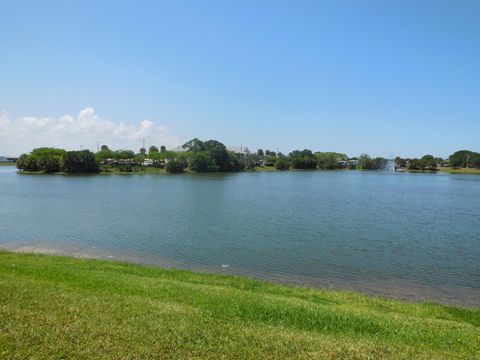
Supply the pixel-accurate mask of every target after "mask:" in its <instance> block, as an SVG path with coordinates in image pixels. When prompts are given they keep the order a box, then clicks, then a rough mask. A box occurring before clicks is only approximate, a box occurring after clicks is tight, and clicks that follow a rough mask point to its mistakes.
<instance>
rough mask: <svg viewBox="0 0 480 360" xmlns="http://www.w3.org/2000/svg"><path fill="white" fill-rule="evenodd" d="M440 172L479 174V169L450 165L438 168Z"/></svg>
mask: <svg viewBox="0 0 480 360" xmlns="http://www.w3.org/2000/svg"><path fill="white" fill-rule="evenodd" d="M439 171H440V172H446V173H450V174H476V175H480V169H471V168H468V169H465V168H462V169H460V168H451V167H442V168H440V170H439Z"/></svg>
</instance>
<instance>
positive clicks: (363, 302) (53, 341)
mask: <svg viewBox="0 0 480 360" xmlns="http://www.w3.org/2000/svg"><path fill="white" fill-rule="evenodd" d="M0 358H1V359H10V358H12V359H26V358H34V359H60V358H75V359H82V358H83V359H92V358H98V359H119V358H128V359H133V358H138V359H152V358H162V359H163V358H166V359H168V358H171V359H184V358H209V359H222V358H227V359H244V358H251V359H281V358H298V359H302V358H304V359H478V358H480V310H479V309H466V308H457V307H450V306H444V305H436V304H429V303H423V304H413V303H407V302H402V301H395V300H386V299H381V298H376V297H371V296H366V295H361V294H358V293H353V292H340V291H331V290H321V289H311V288H301V287H292V286H284V285H274V284H271V283H268V282H264V281H258V280H252V279H248V278H245V277H238V276H229V275H219V274H203V273H194V272H189V271H181V270H166V269H161V268H155V267H148V266H141V265H134V264H128V263H119V262H113V261H105V260H85V259H74V258H70V257H55V256H47V255H34V254H19V253H11V252H4V251H2V252H0Z"/></svg>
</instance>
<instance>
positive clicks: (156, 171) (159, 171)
mask: <svg viewBox="0 0 480 360" xmlns="http://www.w3.org/2000/svg"><path fill="white" fill-rule="evenodd" d="M0 166H15V164H3V165H2V164H0ZM290 171H291V172H298V171H300V172H304V171H308V172H317V171H318V172H336V171H362V172H364V171H366V172H392V173H404V174H431V175H438V174H462V175H480V169H473V168H468V169H455V168H439V169H438V170H408V169H398V170H394V171H385V170H374V169H372V170H370V169H288V170H277V169H275V168H274V167H256V168H255V170H245V171H237V172H202V173H199V172H194V171H190V170H188V169H185V170H184V171H183V172H181V173H169V172H168V171H166V170H165V169H164V168H153V167H146V168H141V169H139V170H135V171H120V170H117V169H113V170H112V169H109V170H101V171H100V172H98V173H83V174H81V173H79V174H69V173H66V172H54V173H47V172H44V171H25V170H17V173H18V174H21V175H62V176H77V175H80V176H87V175H88V176H94V175H219V174H221V175H225V174H239V173H264V172H267V173H268V172H279V173H283V172H290Z"/></svg>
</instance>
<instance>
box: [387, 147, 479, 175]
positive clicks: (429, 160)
mask: <svg viewBox="0 0 480 360" xmlns="http://www.w3.org/2000/svg"><path fill="white" fill-rule="evenodd" d="M444 166H449V167H452V168H477V169H480V153H476V152H473V151H469V150H459V151H456V152H455V153H453V154H452V155H450V156H449V157H448V159H442V158H441V157H434V156H433V155H424V156H422V157H421V158H419V159H417V158H413V159H410V158H406V159H404V158H401V157H398V156H397V157H396V158H395V168H396V169H407V170H421V171H425V170H428V171H436V170H438V168H440V167H444Z"/></svg>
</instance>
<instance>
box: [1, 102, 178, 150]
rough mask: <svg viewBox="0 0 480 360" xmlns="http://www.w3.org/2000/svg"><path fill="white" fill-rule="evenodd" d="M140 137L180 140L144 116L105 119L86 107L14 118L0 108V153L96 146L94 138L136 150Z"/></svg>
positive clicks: (167, 142)
mask: <svg viewBox="0 0 480 360" xmlns="http://www.w3.org/2000/svg"><path fill="white" fill-rule="evenodd" d="M142 139H145V141H146V145H147V146H149V145H156V146H160V145H166V146H167V147H175V146H177V145H179V144H181V143H182V142H181V141H180V139H179V138H177V136H175V135H174V134H172V132H171V130H170V129H169V128H167V127H166V126H164V125H160V124H156V123H155V122H153V121H151V120H147V119H145V120H143V121H141V122H140V123H136V124H130V123H124V122H114V121H109V120H106V119H103V118H101V117H100V116H98V115H97V114H96V113H95V110H94V109H93V108H90V107H89V108H85V109H83V110H82V111H80V113H79V114H78V116H77V117H74V116H72V115H64V116H61V117H59V118H52V117H34V116H25V117H22V118H19V119H15V120H12V119H10V117H9V115H8V112H6V111H0V155H7V156H17V155H19V154H21V153H24V152H30V151H31V150H32V149H33V148H36V147H41V146H51V147H61V148H65V149H68V150H71V149H80V147H81V146H82V147H83V148H84V149H91V150H96V148H97V141H99V142H100V144H107V145H108V146H109V147H110V148H111V149H132V150H138V149H139V148H140V147H141V145H142Z"/></svg>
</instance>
